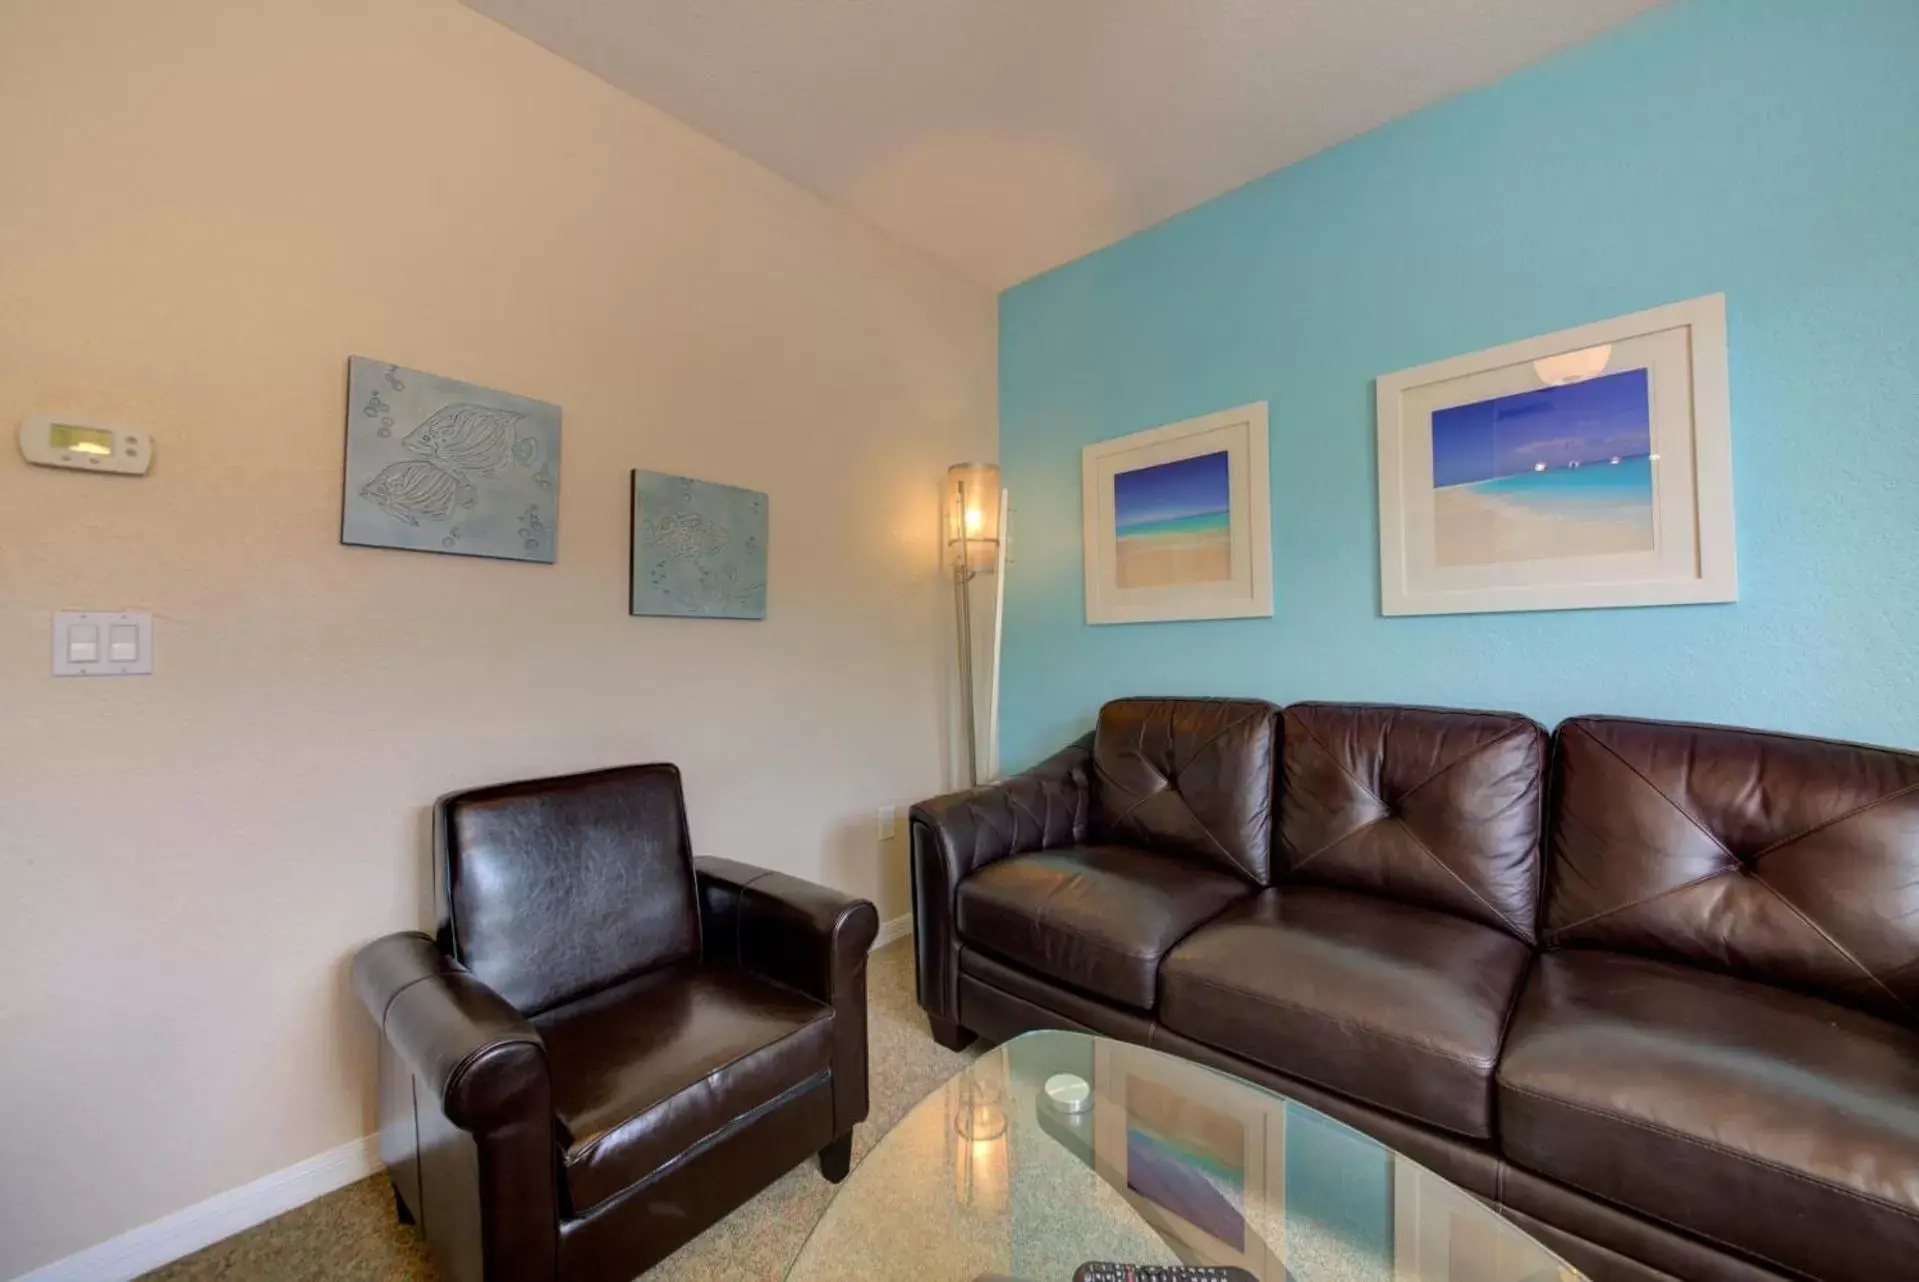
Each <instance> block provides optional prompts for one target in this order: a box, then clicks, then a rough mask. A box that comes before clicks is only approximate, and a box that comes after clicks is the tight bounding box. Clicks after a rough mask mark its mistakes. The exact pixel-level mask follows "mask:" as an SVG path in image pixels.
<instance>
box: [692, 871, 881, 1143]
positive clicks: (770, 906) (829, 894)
mask: <svg viewBox="0 0 1919 1282" xmlns="http://www.w3.org/2000/svg"><path fill="white" fill-rule="evenodd" d="M693 871H694V874H695V876H696V877H697V878H698V879H699V892H700V931H701V935H702V937H703V939H704V941H705V942H704V945H703V947H704V951H705V953H706V955H707V957H709V958H714V959H724V960H726V961H731V962H734V963H736V964H738V965H740V966H743V967H745V968H746V969H747V970H750V971H753V972H754V973H755V974H758V975H763V976H765V977H766V978H767V979H770V980H773V981H775V982H776V983H781V984H785V985H786V986H788V987H789V988H797V989H798V990H800V991H801V992H803V993H805V994H806V995H807V996H809V997H812V998H814V999H815V1000H817V1001H821V1002H824V1003H826V1004H827V1005H828V1006H831V1007H832V1008H833V1126H834V1129H833V1133H834V1135H835V1136H843V1135H845V1134H846V1133H847V1132H849V1131H851V1130H852V1129H853V1124H854V1123H855V1122H858V1121H860V1120H861V1119H862V1118H864V1117H865V1116H866V1108H867V1096H866V954H867V951H868V950H869V949H870V948H872V946H873V936H874V935H875V934H877V933H878V932H879V925H880V917H879V912H878V910H876V909H875V908H874V907H873V905H872V904H870V903H868V902H867V901H866V900H864V899H856V898H854V897H853V896H851V895H843V894H841V893H840V892H839V891H837V890H829V889H827V888H826V887H825V886H820V885H815V884H814V883H813V882H810V881H803V880H801V879H800V878H798V877H790V876H788V875H787V874H785V873H782V872H772V871H770V870H768V869H765V868H756V867H754V866H753V865H752V864H743V863H740V862H738V861H736V860H732V859H717V858H714V857H712V856H701V857H699V858H697V859H695V860H694V861H693Z"/></svg>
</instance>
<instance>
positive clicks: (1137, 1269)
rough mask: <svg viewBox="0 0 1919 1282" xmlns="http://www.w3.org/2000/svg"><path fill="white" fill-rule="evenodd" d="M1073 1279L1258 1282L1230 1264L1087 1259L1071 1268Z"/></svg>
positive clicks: (1091, 1281) (1080, 1281) (1082, 1281)
mask: <svg viewBox="0 0 1919 1282" xmlns="http://www.w3.org/2000/svg"><path fill="white" fill-rule="evenodd" d="M1073 1282H1259V1279H1258V1278H1256V1277H1254V1276H1253V1275H1252V1274H1250V1273H1248V1272H1247V1271H1246V1270H1245V1269H1242V1268H1240V1267H1239V1266H1237V1265H1233V1264H1224V1265H1213V1264H1115V1263H1113V1262H1112V1261H1110V1260H1088V1261H1087V1262H1086V1263H1084V1264H1082V1265H1080V1266H1079V1267H1078V1268H1077V1269H1075V1270H1073Z"/></svg>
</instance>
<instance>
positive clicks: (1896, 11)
mask: <svg viewBox="0 0 1919 1282" xmlns="http://www.w3.org/2000/svg"><path fill="white" fill-rule="evenodd" d="M1721 291H1723V292H1724V293H1725V294H1726V295H1727V315H1728V326H1729V329H1730V346H1731V352H1730V355H1731V367H1732V409H1733V455H1734V477H1735V502H1736V505H1737V509H1738V541H1739V580H1740V599H1739V601H1738V603H1737V604H1734V605H1708V606H1681V607H1671V608H1663V609H1632V610H1580V611H1562V612H1553V613H1535V614H1505V615H1479V616H1449V617H1426V618H1405V619H1387V618H1383V617H1381V615H1380V614H1379V562H1378V556H1379V535H1378V525H1377V521H1378V514H1377V503H1376V499H1375V489H1374V484H1375V482H1374V472H1375V464H1374V435H1373V379H1374V378H1375V376H1377V375H1380V374H1384V373H1389V372H1391V371H1394V370H1398V369H1403V368H1405V367H1408V366H1412V365H1417V364H1421V363H1423V362H1426V361H1431V360H1436V359H1439V358H1441V357H1446V356H1453V355H1456V354H1459V353H1462V352H1471V351H1475V350H1478V349H1480V348H1484V347H1490V346H1493V345H1496V344H1499V343H1505V342H1510V341H1513V340H1516V339H1521V338H1526V337H1529V336H1531V335H1534V334H1539V333H1544V332H1547V331H1551V330H1556V329H1561V328H1565V327H1567V326H1572V325H1578V324H1583V323H1585V322H1588V321H1595V320H1600V319H1603V318H1605V317H1609V316H1615V315H1619V314H1621V313H1625V312H1631V311H1637V310H1639V309H1641V308H1646V307H1652V306H1655V305H1657V304H1661V303H1668V302H1673V301H1676V300H1679V299H1684V298H1691V297H1694V296H1696V295H1700V294H1709V293H1715V292H1721ZM1000 397H1001V411H1000V419H1001V422H1000V433H1001V436H1000V452H1001V460H1002V463H1003V465H1004V468H1005V475H1006V483H1007V485H1008V486H1009V488H1010V490H1011V494H1012V503H1013V509H1014V517H1013V523H1012V538H1013V542H1012V555H1013V565H1012V567H1011V569H1010V571H1009V575H1008V580H1007V584H1006V589H1007V591H1006V601H1007V623H1006V635H1005V673H1004V703H1003V705H1002V716H1003V735H1004V740H1003V742H1004V745H1005V760H1006V761H1007V763H1008V764H1009V765H1010V766H1017V765H1020V764H1023V763H1026V762H1029V761H1031V760H1033V759H1035V758H1037V757H1038V756H1040V755H1042V754H1043V753H1045V752H1046V751H1048V750H1049V749H1051V748H1052V747H1054V746H1056V745H1058V744H1060V743H1063V742H1064V741H1066V740H1067V739H1068V738H1070V737H1071V736H1073V735H1074V734H1077V733H1079V732H1080V731H1082V730H1083V729H1084V728H1086V727H1087V726H1088V725H1090V724H1091V721H1092V717H1093V714H1094V712H1095V711H1096V710H1097V708H1098V706H1099V704H1100V703H1101V702H1102V701H1103V700H1105V699H1109V698H1112V697H1114V696H1117V695H1124V694H1147V693H1151V694H1238V695H1257V696H1262V697H1265V698H1268V699H1273V700H1278V701H1293V700H1299V699H1357V700H1381V701H1389V702H1409V703H1432V704H1446V705H1460V706H1479V707H1493V708H1509V709H1516V710H1519V711H1522V712H1526V713H1529V714H1531V715H1532V716H1534V717H1537V718H1539V719H1541V720H1542V721H1545V722H1547V723H1548V724H1550V723H1552V722H1554V721H1557V720H1559V719H1560V718H1563V717H1565V716H1568V715H1571V714H1573V713H1580V712H1607V713H1622V714H1631V715H1644V716H1655V717H1674V718H1696V719H1704V720H1712V721H1725V722H1733V723H1738V724H1749V725H1758V726H1768V727H1774V728H1779V729H1788V730H1797V731H1804V732H1808V733H1815V734H1829V735H1839V736H1845V737H1851V738H1860V739H1866V740H1872V741H1879V742H1892V743H1900V744H1905V745H1913V744H1919V680H1916V679H1915V673H1916V672H1919V3H1915V2H1914V0H1817V2H1814V0H1678V2H1677V3H1674V4H1672V5H1670V6H1668V7H1665V8H1662V9H1659V10H1655V11H1653V12H1652V13H1651V14H1649V15H1647V16H1645V17H1643V18H1641V19H1639V20H1637V21H1636V22H1633V23H1631V24H1629V25H1627V26H1625V27H1622V28H1620V29H1618V30H1616V31H1614V32H1612V33H1610V34H1608V35H1606V36H1603V37H1601V38H1599V39H1597V40H1594V41H1590V42H1588V43H1586V44H1583V45H1580V46H1578V47H1576V48H1574V49H1571V50H1569V51H1567V52H1565V53H1562V54H1560V55H1558V56H1556V57H1554V58H1552V59H1551V60H1549V61H1547V62H1544V63H1541V64H1538V65H1536V66H1534V67H1531V68H1528V69H1527V70H1525V71H1523V72H1521V73H1519V74H1517V75H1515V76H1512V77H1510V78H1508V79H1506V80H1504V81H1501V82H1500V83H1498V84H1496V85H1494V86H1491V87H1489V88H1486V89H1483V90H1479V91H1476V92H1473V93H1468V94H1465V95H1462V96H1460V97H1457V98H1453V99H1449V100H1448V101H1446V102H1443V103H1440V104H1438V105H1436V106H1434V107H1431V108H1429V109H1427V110H1425V111H1423V112H1420V113H1418V114H1417V115H1414V116H1410V117H1408V118H1406V119H1403V120H1400V121H1397V122H1395V123H1393V124H1390V125H1388V126H1386V127H1384V128H1381V129H1379V130H1377V131H1375V132H1373V133H1371V134H1368V135H1366V136H1364V137H1362V138H1359V139H1356V140H1354V141H1352V142H1349V143H1346V144H1344V145H1343V146H1340V147H1337V148H1334V149H1333V150H1331V151H1327V152H1324V153H1322V154H1321V155H1319V156H1317V157H1314V158H1313V159H1310V160H1307V161H1305V162H1303V163H1301V164H1298V165H1295V166H1293V167H1292V168H1289V169H1286V170H1282V171H1281V172H1279V173H1276V174H1273V175H1270V176H1268V177H1266V178H1263V179H1261V180H1259V181H1257V182H1255V183H1252V184H1251V185H1249V186H1247V187H1243V188H1241V189H1239V190H1237V191H1235V192H1232V193H1230V194H1228V195H1226V196H1223V197H1221V198H1219V199H1217V200H1214V201H1212V202H1210V203H1208V204H1206V205H1203V206H1201V207H1200V208H1198V209H1195V210H1192V211H1191V212H1189V213H1187V214H1184V215H1182V216H1180V217H1178V218H1176V219H1173V220H1171V221H1169V222H1167V223H1163V224H1161V225H1159V226H1158V227H1155V228H1152V229H1150V230H1148V231H1145V232H1142V233H1140V234H1139V235H1136V236H1133V237H1131V238H1129V239H1127V240H1125V241H1122V242H1120V243H1119V244H1117V245H1114V246H1112V247H1111V248H1108V249H1106V250H1103V251H1101V252H1099V253H1097V254H1093V255H1091V256H1089V257H1086V258H1083V259H1080V260H1078V261H1076V262H1073V263H1070V264H1067V265H1066V266H1064V267H1061V268H1059V269H1057V270H1055V271H1052V272H1049V273H1047V274H1046V275H1044V276H1040V277H1037V278H1035V279H1034V280H1031V281H1028V282H1026V283H1024V284H1022V285H1019V286H1017V287H1015V288H1013V289H1011V290H1009V291H1007V292H1006V293H1005V294H1004V295H1002V297H1001V300H1000ZM1257 400H1264V401H1266V402H1268V403H1269V405H1270V406H1271V424H1272V426H1271V433H1272V503H1273V544H1274V561H1273V564H1274V587H1275V595H1276V597H1277V603H1278V604H1277V611H1276V614H1275V616H1274V617H1273V618H1271V619H1255V620H1240V621H1224V622H1207V623H1162V624H1134V625H1105V626H1101V627H1089V626H1088V625H1087V624H1086V622H1085V611H1084V605H1083V597H1082V585H1081V577H1080V489H1079V487H1080V447H1081V446H1083V445H1085V444H1087V443H1088V442H1091V441H1098V440H1104V439H1106V438H1109V437H1114V436H1119V435H1122V434H1124V433H1127V432H1132V431H1137V430H1139V429H1141V428H1146V427H1153V426H1156V425H1158V424H1161V423H1168V422H1173V421H1175V420H1178V419H1182V418H1188V417H1191V416H1193V415H1195V414H1202V413H1205V412H1208V411H1211V410H1217V409H1224V408H1227V407H1229V406H1233V405H1239V404H1242V403H1245V402H1247V401H1257Z"/></svg>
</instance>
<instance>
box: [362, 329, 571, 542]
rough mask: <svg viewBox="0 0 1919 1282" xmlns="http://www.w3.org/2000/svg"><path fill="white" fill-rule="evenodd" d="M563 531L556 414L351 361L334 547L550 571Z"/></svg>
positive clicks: (416, 373) (456, 384)
mask: <svg viewBox="0 0 1919 1282" xmlns="http://www.w3.org/2000/svg"><path fill="white" fill-rule="evenodd" d="M559 523H560V407H559V406H557V405H548V404H547V403H546V402H544V401H535V400H530V399H528V398H527V397H524V396H514V395H511V394H510V393H507V392H496V391H493V390H491V389H490V388H485V387H475V386H474V385H473V384H471V383H462V382H460V381H459V380H458V379H452V378H442V377H440V376H439V375H437V374H427V373H424V372H422V371H420V370H415V369H406V368H403V367H401V366H399V365H390V364H388V363H386V362H385V361H374V360H368V359H367V358H365V357H363V356H355V357H354V358H353V359H352V360H351V361H350V362H349V364H348V377H347V424H346V496H345V501H344V502H343V503H342V505H341V517H340V541H341V542H342V543H354V544H359V545H361V546H364V547H379V548H409V549H411V550H413V551H416V552H449V553H452V554H454V555H456V556H490V557H500V558H504V559H507V560H513V561H544V562H547V563H549V564H550V563H551V562H552V561H553V558H554V555H555V553H556V550H557V549H558V546H559Z"/></svg>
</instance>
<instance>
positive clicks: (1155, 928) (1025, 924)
mask: <svg viewBox="0 0 1919 1282" xmlns="http://www.w3.org/2000/svg"><path fill="white" fill-rule="evenodd" d="M1252 892H1253V888H1252V887H1251V886H1249V885H1247V884H1246V883H1245V882H1244V881H1241V880H1240V879H1239V878H1238V877H1235V876H1233V875H1232V874H1231V873H1228V872H1221V871H1219V870H1217V869H1215V868H1214V867H1212V866H1211V865H1209V864H1204V863H1201V862H1199V861H1198V860H1195V859H1182V858H1179V857H1178V856H1176V855H1163V854H1159V853H1157V852H1155V851H1150V850H1133V849H1130V848H1129V847H1126V846H1071V847H1068V848H1067V849H1065V850H1047V851H1036V852H1034V853H1033V854H1028V855H1015V856H1014V857H1013V858H1011V859H1002V860H1000V861H999V862H998V863H995V864H992V865H990V866H989V867H987V868H985V869H983V870H982V871H980V872H976V873H974V874H973V875H972V876H971V877H968V878H967V879H966V880H965V881H963V882H961V883H960V888H959V936H960V938H961V939H962V940H964V941H965V942H966V943H967V944H968V945H970V946H972V947H976V948H980V949H983V950H985V951H986V952H989V953H992V954H995V955H997V956H999V957H1002V958H1004V959H1006V960H1007V961H1010V962H1015V963H1017V964H1018V965H1021V966H1024V967H1026V968H1027V969H1028V970H1032V971H1035V972H1037V973H1038V974H1041V975H1044V976H1046V977H1047V978H1049V979H1055V980H1058V981H1059V982H1060V983H1063V984H1070V985H1072V986H1073V987H1075V988H1079V989H1084V990H1085V991H1086V992H1089V993H1092V994H1094V995H1096V996H1099V997H1105V998H1107V999H1109V1000H1111V1001H1116V1002H1124V1003H1126V1004H1127V1005H1128V1006H1137V1007H1139V1008H1140V1009H1141V1010H1151V1009H1152V1006H1153V997H1154V992H1155V989H1156V987H1157V986H1158V982H1159V961H1160V958H1161V957H1163V956H1165V955H1166V953H1167V951H1168V950H1170V949H1171V948H1172V947H1173V945H1174V944H1177V943H1178V942H1179V941H1180V940H1181V939H1184V938H1185V937H1186V936H1187V934H1189V933H1190V932H1191V931H1192V930H1193V928H1194V927H1195V926H1198V925H1199V924H1200V923H1202V922H1205V921H1208V920H1210V919H1212V918H1213V917H1215V916H1217V915H1218V914H1219V913H1220V912H1221V911H1222V910H1224V909H1225V908H1226V907H1227V906H1229V905H1231V904H1233V903H1235V902H1236V901H1238V900H1241V899H1244V898H1246V897H1247V896H1248V895H1250V894H1252Z"/></svg>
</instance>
